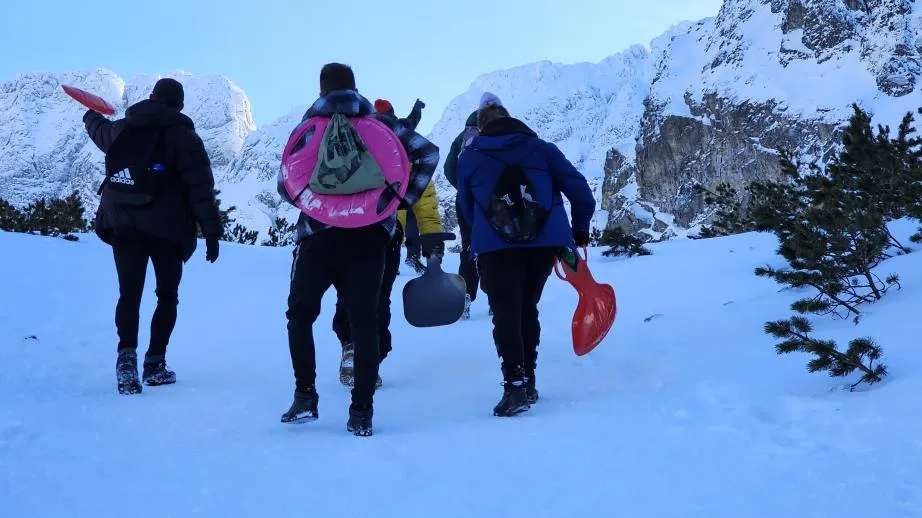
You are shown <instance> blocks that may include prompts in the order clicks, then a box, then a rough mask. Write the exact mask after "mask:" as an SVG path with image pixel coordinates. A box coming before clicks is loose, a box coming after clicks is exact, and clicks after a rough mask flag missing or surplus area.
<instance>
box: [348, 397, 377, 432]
mask: <svg viewBox="0 0 922 518" xmlns="http://www.w3.org/2000/svg"><path fill="white" fill-rule="evenodd" d="M373 415H374V409H373V408H372V406H371V405H364V406H356V405H354V404H353V405H349V422H348V423H346V430H348V431H350V432H352V434H353V435H355V436H356V437H371V433H372V430H371V418H372V416H373Z"/></svg>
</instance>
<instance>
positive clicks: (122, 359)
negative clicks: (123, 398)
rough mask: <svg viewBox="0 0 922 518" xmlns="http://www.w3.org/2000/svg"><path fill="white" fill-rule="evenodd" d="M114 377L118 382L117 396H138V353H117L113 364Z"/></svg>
mask: <svg viewBox="0 0 922 518" xmlns="http://www.w3.org/2000/svg"><path fill="white" fill-rule="evenodd" d="M115 377H116V379H117V380H118V393H119V394H140V393H141V382H140V381H138V353H137V352H135V351H134V350H133V349H125V350H123V351H119V353H118V360H117V361H116V362H115Z"/></svg>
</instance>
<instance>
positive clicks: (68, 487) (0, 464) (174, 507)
mask: <svg viewBox="0 0 922 518" xmlns="http://www.w3.org/2000/svg"><path fill="white" fill-rule="evenodd" d="M909 230H910V227H908V226H903V227H901V228H900V231H901V234H903V235H905V234H907V233H908V231H909ZM774 246H775V242H774V239H773V238H772V237H771V236H769V235H760V234H747V235H740V236H733V237H727V238H720V239H712V240H706V241H685V240H677V241H671V242H665V243H660V244H656V245H652V246H651V247H650V248H651V249H652V250H653V251H654V255H653V256H649V257H640V258H633V259H605V258H602V257H601V256H600V254H599V253H598V251H597V250H596V251H593V252H592V253H591V265H593V267H594V270H593V271H594V274H595V276H596V278H598V279H601V280H604V281H607V282H610V283H612V284H613V285H614V287H615V289H616V292H617V294H618V301H619V314H618V319H617V322H616V324H615V326H614V328H613V330H612V331H611V333H610V335H609V336H608V337H607V338H606V340H605V341H604V342H603V343H602V345H600V346H599V348H598V349H596V350H595V351H594V352H593V353H591V354H590V355H588V356H586V357H582V358H578V357H576V356H575V355H574V354H573V353H572V350H571V347H570V343H569V319H570V316H571V315H572V310H573V307H574V306H575V300H576V297H575V294H574V293H573V292H572V291H571V289H570V288H569V286H567V285H566V284H564V283H563V282H562V281H559V280H557V279H556V278H555V277H553V276H552V278H551V280H550V281H549V284H548V288H547V290H546V292H545V297H544V300H543V301H542V304H541V310H542V320H543V327H544V332H543V344H542V347H541V349H540V355H539V356H540V365H539V371H538V384H539V389H540V390H541V395H542V399H541V401H540V402H539V403H538V404H537V405H536V406H534V407H533V408H532V410H531V411H530V412H528V413H526V414H524V415H522V416H520V417H517V418H512V419H499V418H495V417H493V416H492V415H491V409H492V406H493V404H494V403H495V402H496V401H497V399H498V397H499V395H500V392H501V388H500V386H499V378H500V376H499V368H498V360H497V359H496V356H495V351H494V348H493V346H492V344H491V337H490V325H489V321H488V319H487V316H486V305H485V302H484V300H483V298H481V299H478V301H477V302H476V303H475V310H474V319H473V320H471V321H469V322H460V323H457V324H455V325H453V326H450V327H447V328H437V329H413V328H411V327H410V326H409V325H408V324H406V322H405V321H404V320H403V319H402V307H401V302H400V297H399V296H398V295H395V297H394V300H393V301H394V313H395V319H394V323H393V325H392V330H393V332H394V352H393V353H392V354H391V356H390V357H389V358H388V359H387V360H386V361H385V363H384V365H383V367H382V376H383V378H384V383H385V384H384V387H383V388H382V389H381V390H380V391H379V392H378V395H377V397H376V399H377V402H376V416H375V436H374V437H372V438H369V439H361V438H356V437H353V436H352V435H350V434H348V433H347V432H346V431H345V421H346V408H347V404H348V392H347V390H346V389H345V388H343V387H341V386H340V385H339V384H338V381H337V366H338V354H339V347H338V345H337V343H336V341H335V337H334V335H333V334H332V332H331V331H330V317H331V315H332V305H333V304H332V303H333V293H332V292H330V293H329V294H328V298H327V299H326V301H325V302H326V303H325V309H324V312H323V314H322V315H321V317H320V319H319V321H318V324H317V325H316V327H315V329H316V335H317V340H318V348H319V350H318V380H317V381H318V390H319V391H320V398H321V399H320V420H319V421H318V422H315V423H310V424H305V425H297V426H291V425H287V426H286V425H282V424H280V423H279V416H280V414H281V413H282V412H283V411H284V410H285V409H286V408H287V406H288V404H289V403H290V398H291V392H292V389H293V386H292V374H291V367H290V363H289V357H288V350H287V343H286V333H285V317H284V310H285V302H286V300H285V299H286V295H287V276H288V271H289V267H290V259H291V251H290V249H269V248H257V247H244V246H239V245H229V244H223V248H222V253H221V257H220V259H219V261H218V262H217V263H216V264H214V265H212V264H208V263H206V262H205V261H204V259H203V255H204V250H203V248H204V247H202V249H200V250H199V251H198V252H197V253H196V255H195V257H193V259H192V260H191V261H190V262H189V263H188V265H187V269H186V272H185V281H184V284H183V286H182V288H181V293H180V319H179V322H178V325H177V328H176V331H175V333H174V339H173V342H172V344H171V346H170V356H169V360H170V364H171V365H172V367H173V368H175V370H176V371H177V374H178V376H179V383H177V384H176V385H173V386H168V387H160V388H149V387H145V391H144V394H142V395H140V396H135V397H127V396H119V395H118V394H117V393H116V391H115V379H114V362H115V352H114V350H115V341H116V339H115V333H114V324H113V310H114V304H115V300H116V296H117V285H116V279H115V272H114V269H113V267H112V259H111V252H110V251H109V249H108V248H107V247H105V246H104V245H102V244H100V243H99V242H98V241H97V240H96V239H95V238H94V237H93V236H84V237H83V238H82V239H81V241H80V242H78V243H69V242H66V241H63V240H60V239H53V238H41V237H33V236H24V235H16V234H7V233H0V365H2V366H3V368H2V369H0V516H4V517H46V516H47V517H57V516H75V517H93V518H105V517H110V516H111V517H124V516H136V517H147V516H152V517H153V516H157V517H159V516H176V517H180V516H222V517H238V516H240V517H243V516H246V517H249V516H253V517H256V516H260V517H261V516H267V517H268V516H399V517H408V516H465V517H467V516H469V517H487V516H489V517H500V516H503V517H505V516H528V517H543V516H554V517H557V516H561V517H564V516H566V517H570V516H619V517H690V516H702V517H734V518H736V517H761V516H766V517H777V516H796V517H825V516H829V517H837V518H842V517H850V516H875V517H897V516H899V517H906V516H922V462H920V461H922V439H920V437H922V418H920V417H919V416H920V413H922V398H920V397H919V394H920V393H922V359H920V354H919V343H918V338H917V337H918V336H920V330H922V329H920V328H922V326H920V323H919V322H920V321H919V319H918V318H915V315H914V313H915V312H916V311H918V308H919V307H920V302H922V268H920V266H922V253H917V254H913V255H909V256H903V257H898V258H895V259H893V260H890V261H888V262H886V263H885V264H884V265H882V266H881V272H882V273H889V272H891V271H893V272H898V273H899V274H900V275H901V277H902V282H903V289H902V290H901V291H898V292H894V293H892V294H890V295H888V296H887V297H886V298H885V299H884V300H883V301H881V302H879V303H878V304H876V305H875V306H873V307H871V308H869V311H868V314H867V316H866V317H865V318H864V320H863V321H862V323H861V324H860V325H859V326H858V327H857V328H856V327H855V326H854V325H852V324H851V323H849V322H845V321H836V320H832V319H826V318H816V319H814V321H815V323H816V327H817V334H818V336H822V337H831V338H835V339H837V340H839V341H840V343H844V342H845V341H847V340H848V339H850V338H854V337H857V336H864V335H871V336H873V337H874V338H876V339H877V340H878V341H879V343H880V344H881V345H882V346H883V348H884V360H885V362H886V363H887V364H888V365H889V367H890V371H891V377H890V378H889V379H888V380H887V381H886V382H885V383H883V384H880V385H877V386H874V387H872V388H871V389H869V390H862V391H859V392H853V393H849V392H846V391H843V390H842V387H843V386H844V385H845V384H846V383H847V382H848V381H854V380H836V379H831V378H828V377H826V376H825V375H819V374H808V373H807V372H806V369H805V364H806V360H807V358H806V357H805V356H804V355H800V354H794V355H789V356H783V357H779V356H777V355H776V354H775V352H774V350H773V341H772V339H771V338H770V337H768V336H767V335H765V334H764V333H763V332H762V324H763V323H764V322H765V321H766V320H772V319H777V318H785V317H787V316H788V314H789V311H788V308H787V306H788V304H789V303H790V302H791V301H792V300H794V299H795V298H797V297H798V295H797V294H796V293H791V292H785V291H780V292H779V288H780V287H779V286H777V285H775V284H773V283H772V282H771V281H769V280H766V279H761V278H757V277H755V276H754V275H753V269H754V268H755V267H756V266H760V265H763V264H765V263H766V262H769V263H772V264H780V263H781V261H780V259H778V258H777V257H776V256H774V254H773V250H774ZM446 262H447V267H449V268H452V267H454V266H455V265H456V264H457V256H456V255H454V254H452V255H450V256H449V257H448V258H447V261H446ZM151 275H152V274H151ZM409 278H410V277H409V273H408V269H407V268H405V267H404V268H403V272H402V275H401V277H399V278H398V283H397V286H396V287H395V294H399V293H400V290H401V287H402V285H403V283H404V282H406V281H407V280H408V279H409ZM152 281H153V278H152V277H151V278H150V281H149V285H148V290H147V294H146V296H145V300H144V305H143V313H142V337H141V340H142V343H143V342H144V341H145V340H146V331H143V329H144V327H145V325H144V324H146V322H148V321H149V317H150V311H151V310H152V307H153V302H154V298H153V282H152ZM33 335H34V336H35V337H36V338H34V339H33V338H29V337H31V336H33Z"/></svg>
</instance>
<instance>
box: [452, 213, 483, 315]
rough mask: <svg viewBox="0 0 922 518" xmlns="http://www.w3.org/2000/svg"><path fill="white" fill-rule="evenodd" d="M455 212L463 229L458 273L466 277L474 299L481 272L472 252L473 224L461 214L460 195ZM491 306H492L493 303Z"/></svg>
mask: <svg viewBox="0 0 922 518" xmlns="http://www.w3.org/2000/svg"><path fill="white" fill-rule="evenodd" d="M455 214H456V216H457V218H458V229H459V230H460V231H461V263H460V264H459V265H458V275H460V276H461V277H464V282H465V284H467V294H468V296H470V298H471V301H473V300H475V299H477V287H478V285H479V284H480V273H479V272H478V270H477V263H476V262H475V261H474V257H473V255H472V254H471V224H470V223H468V222H467V220H465V219H464V216H462V215H461V197H460V196H456V197H455ZM484 292H486V289H484ZM490 306H491V307H492V303H491V305H490Z"/></svg>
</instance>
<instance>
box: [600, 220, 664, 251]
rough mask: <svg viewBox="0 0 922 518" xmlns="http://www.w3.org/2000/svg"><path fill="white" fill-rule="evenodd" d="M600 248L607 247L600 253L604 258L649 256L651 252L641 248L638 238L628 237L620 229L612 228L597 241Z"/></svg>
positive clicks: (641, 242)
mask: <svg viewBox="0 0 922 518" xmlns="http://www.w3.org/2000/svg"><path fill="white" fill-rule="evenodd" d="M599 245H600V246H607V247H609V248H608V250H605V251H603V252H602V255H604V256H605V257H610V256H613V255H626V256H628V257H633V256H635V255H650V254H652V253H653V252H651V251H650V250H648V249H647V248H645V247H644V246H643V241H641V240H640V238H638V237H635V236H631V235H628V234H626V233H625V232H624V230H623V229H621V227H612V228H609V229H606V230H605V232H604V233H603V234H602V238H601V239H599Z"/></svg>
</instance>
